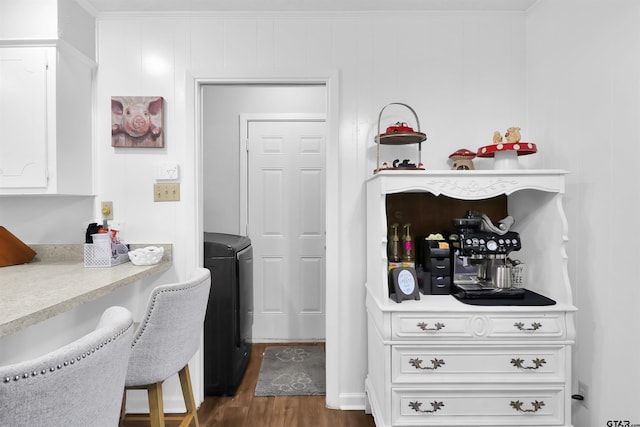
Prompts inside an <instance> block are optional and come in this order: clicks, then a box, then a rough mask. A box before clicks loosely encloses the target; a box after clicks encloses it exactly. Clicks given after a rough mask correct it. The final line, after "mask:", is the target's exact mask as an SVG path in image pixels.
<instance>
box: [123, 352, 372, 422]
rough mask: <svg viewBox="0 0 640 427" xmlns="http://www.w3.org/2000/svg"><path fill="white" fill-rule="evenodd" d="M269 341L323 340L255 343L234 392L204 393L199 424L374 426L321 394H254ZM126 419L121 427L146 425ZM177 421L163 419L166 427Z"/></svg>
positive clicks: (364, 417)
mask: <svg viewBox="0 0 640 427" xmlns="http://www.w3.org/2000/svg"><path fill="white" fill-rule="evenodd" d="M272 345H319V346H322V347H323V348H324V343H312V344H308V343H304V344H295V343H294V344H292V343H277V344H276V343H273V344H272V343H268V344H265V343H255V344H253V346H252V349H251V357H250V359H249V364H248V365H247V370H246V372H245V374H244V377H243V378H242V381H241V383H240V385H239V386H238V390H237V391H236V394H235V395H234V396H228V397H227V396H206V397H205V399H204V402H203V403H202V405H201V406H200V408H199V409H198V418H199V421H200V427H256V426H261V427H375V423H374V421H373V417H372V416H371V415H367V414H365V413H364V411H341V410H337V409H328V408H327V407H326V403H325V396H278V397H273V396H254V391H255V388H256V384H257V382H258V374H259V373H260V366H261V365H262V358H263V355H264V350H265V348H266V347H267V346H272ZM148 425H149V424H148V423H146V424H145V423H143V422H135V423H127V424H125V425H124V426H123V427H146V426H148ZM177 425H178V423H167V427H174V426H177Z"/></svg>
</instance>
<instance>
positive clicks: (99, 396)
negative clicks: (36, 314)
mask: <svg viewBox="0 0 640 427" xmlns="http://www.w3.org/2000/svg"><path fill="white" fill-rule="evenodd" d="M133 332H134V328H133V320H132V316H131V312H130V311H129V310H127V309H125V308H122V307H110V308H108V309H107V310H106V311H105V312H104V313H103V314H102V317H101V318H100V321H99V323H98V326H97V327H96V329H95V330H94V331H93V332H91V333H89V334H87V335H85V336H83V337H82V338H80V339H78V340H76V341H74V342H72V343H70V344H67V345H65V346H63V347H61V348H59V349H56V350H54V351H52V352H49V353H48V354H45V355H44V356H41V357H38V358H35V359H32V360H29V361H24V362H19V363H16V364H13V365H8V366H3V367H0V425H1V426H11V427H20V426H25V427H27V426H28V427H40V426H42V427H44V426H46V427H70V426H100V427H113V426H116V425H117V424H118V416H119V414H120V403H121V402H122V387H123V386H124V380H125V376H126V373H127V367H128V361H129V354H130V353H131V342H132V339H133Z"/></svg>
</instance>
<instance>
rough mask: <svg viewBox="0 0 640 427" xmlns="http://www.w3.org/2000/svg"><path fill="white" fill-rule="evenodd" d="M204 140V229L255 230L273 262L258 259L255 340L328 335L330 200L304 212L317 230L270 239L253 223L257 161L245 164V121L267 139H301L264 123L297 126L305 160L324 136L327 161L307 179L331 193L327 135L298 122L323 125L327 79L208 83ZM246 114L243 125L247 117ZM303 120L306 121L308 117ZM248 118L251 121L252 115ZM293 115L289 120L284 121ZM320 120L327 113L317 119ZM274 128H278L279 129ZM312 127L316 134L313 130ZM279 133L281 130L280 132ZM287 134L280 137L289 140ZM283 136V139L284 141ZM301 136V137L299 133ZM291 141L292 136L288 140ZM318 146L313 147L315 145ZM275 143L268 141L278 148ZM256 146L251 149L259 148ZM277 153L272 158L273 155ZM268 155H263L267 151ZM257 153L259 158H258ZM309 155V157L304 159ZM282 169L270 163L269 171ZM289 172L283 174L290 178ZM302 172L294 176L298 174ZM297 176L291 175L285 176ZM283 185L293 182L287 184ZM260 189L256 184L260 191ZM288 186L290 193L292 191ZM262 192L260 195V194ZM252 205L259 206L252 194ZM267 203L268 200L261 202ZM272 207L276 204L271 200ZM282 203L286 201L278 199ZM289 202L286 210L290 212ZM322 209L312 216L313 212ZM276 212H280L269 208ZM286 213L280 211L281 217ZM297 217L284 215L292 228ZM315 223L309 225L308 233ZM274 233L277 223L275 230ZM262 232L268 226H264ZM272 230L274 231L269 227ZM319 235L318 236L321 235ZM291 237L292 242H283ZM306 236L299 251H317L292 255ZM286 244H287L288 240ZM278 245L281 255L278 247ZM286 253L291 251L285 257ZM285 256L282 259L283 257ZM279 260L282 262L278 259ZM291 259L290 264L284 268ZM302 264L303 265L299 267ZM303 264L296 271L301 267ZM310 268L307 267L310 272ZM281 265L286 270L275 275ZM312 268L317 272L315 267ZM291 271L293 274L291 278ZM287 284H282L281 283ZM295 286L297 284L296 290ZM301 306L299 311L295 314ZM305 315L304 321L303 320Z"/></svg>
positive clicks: (257, 244) (259, 248)
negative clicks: (326, 229) (326, 255)
mask: <svg viewBox="0 0 640 427" xmlns="http://www.w3.org/2000/svg"><path fill="white" fill-rule="evenodd" d="M201 105H202V115H201V117H202V142H203V147H202V149H203V166H202V167H203V210H204V212H203V214H204V215H203V216H204V217H203V227H204V231H205V232H222V233H229V234H240V235H249V236H250V237H251V238H252V243H253V246H254V252H255V253H257V254H256V260H258V255H259V254H260V253H263V254H264V255H265V256H266V258H268V259H267V261H270V262H267V263H266V264H267V265H261V264H260V263H259V262H256V270H255V274H254V277H256V278H257V279H258V280H255V281H254V282H255V283H254V301H255V308H256V310H259V312H254V327H253V337H254V341H256V342H257V341H287V340H290V341H311V340H324V339H325V310H324V307H325V304H324V301H325V293H326V292H325V286H324V283H325V277H326V275H325V274H324V273H325V267H326V266H325V260H324V224H325V215H324V211H325V207H324V197H323V198H322V200H321V201H317V200H316V201H314V202H313V203H315V206H314V209H313V211H310V212H306V215H303V214H304V213H303V212H299V213H297V214H296V215H297V216H300V215H302V216H303V217H304V218H306V220H307V221H308V220H310V219H311V220H312V222H313V223H314V226H313V227H312V228H314V230H313V231H312V232H311V233H307V234H306V235H303V236H302V237H301V238H300V239H296V238H289V237H290V236H292V233H293V230H287V233H286V234H287V235H289V237H287V238H286V239H284V238H282V239H280V241H279V242H278V243H277V244H275V243H276V242H277V241H278V237H277V236H275V235H271V236H268V237H266V238H264V237H259V236H258V235H257V234H256V233H254V232H253V231H251V230H249V232H247V224H248V223H249V221H250V219H251V213H252V212H254V210H253V209H251V208H249V207H248V206H249V204H248V203H247V200H249V199H248V198H247V197H250V194H249V193H250V191H249V189H250V187H249V185H250V184H251V182H252V180H251V179H249V178H250V174H248V173H247V172H251V171H252V170H253V167H251V168H250V169H247V162H248V161H249V160H250V158H249V156H248V155H247V151H246V145H244V144H245V141H246V140H247V136H248V135H249V134H248V133H247V130H248V129H249V127H248V126H247V125H246V123H252V126H254V129H256V130H257V128H255V126H257V127H260V128H261V129H262V131H265V132H268V133H269V134H270V139H269V141H271V142H273V141H276V139H277V137H279V136H282V135H288V136H287V138H289V140H290V141H291V138H295V137H294V136H293V135H291V134H290V132H289V131H287V133H282V132H280V131H281V130H282V129H278V130H277V131H276V129H274V128H270V129H269V130H265V129H264V126H274V125H277V126H281V127H282V126H284V127H285V128H287V129H289V130H290V129H292V128H296V129H297V130H296V132H298V133H301V134H305V135H306V138H305V139H304V140H303V143H304V144H305V146H306V148H304V149H305V150H306V151H307V152H306V153H303V154H301V155H299V156H298V158H301V159H307V158H309V157H314V156H311V155H310V153H311V152H312V151H313V150H316V149H317V147H318V145H317V144H318V142H319V141H320V142H321V144H322V145H321V146H320V151H319V153H318V154H319V156H320V157H319V158H318V155H315V158H316V160H315V161H316V163H317V162H320V163H321V166H322V168H320V169H318V168H315V169H314V168H309V167H306V169H305V171H306V174H305V175H304V177H303V178H305V182H306V184H307V186H309V185H311V186H312V187H313V188H312V189H313V191H314V192H316V193H318V192H321V193H322V196H324V192H325V185H324V181H325V175H324V164H325V162H326V156H325V150H324V140H325V138H324V136H323V137H322V138H321V139H318V138H311V139H310V138H308V136H311V135H312V134H313V133H315V134H316V136H317V133H318V132H317V129H316V130H313V131H311V130H310V129H305V130H301V129H299V128H297V127H299V126H305V127H309V126H318V125H321V126H322V127H323V129H324V128H325V123H326V121H325V119H324V118H325V117H326V112H327V88H326V85H325V84H240V83H239V84H226V83H225V84H207V85H203V86H202V102H201ZM258 116H262V117H263V118H264V117H267V116H268V117H270V118H271V119H278V120H275V121H274V120H271V121H264V120H255V119H256V117H258ZM243 117H244V120H245V124H243V123H242V120H243ZM303 118H304V120H301V119H303ZM247 119H249V121H247ZM281 119H287V120H281ZM319 119H321V120H319ZM274 132H275V133H274ZM309 132H311V133H309ZM276 133H277V135H276ZM284 140H285V139H282V141H284ZM278 141H280V140H278ZM299 141H300V140H299ZM290 143H291V142H289V144H290ZM312 146H313V147H316V148H313V147H312ZM272 148H273V147H271V148H269V149H272ZM257 152H258V150H253V151H252V153H257ZM272 154H273V153H270V154H267V155H266V157H267V158H269V159H272V158H273V157H275V156H274V155H272ZM262 157H263V160H264V157H265V156H262ZM257 159H258V158H255V159H254V160H253V162H256V161H258V160H257ZM304 161H307V160H304ZM276 174H277V172H276V171H274V168H271V174H270V176H275V175H276ZM285 175H287V174H283V175H281V177H285ZM297 179H298V178H296V180H297ZM286 180H287V181H288V182H291V178H286ZM253 182H254V183H256V184H264V182H262V181H261V179H260V178H258V177H257V175H255V176H254V180H253ZM283 185H288V184H286V183H284V184H283ZM256 191H257V190H256ZM272 191H275V189H274V187H272V188H270V189H266V190H265V192H266V194H267V195H268V193H269V192H272ZM290 193H291V192H290V191H286V192H285V195H287V194H290ZM254 197H256V196H254ZM307 202H308V200H303V201H297V202H296V201H291V203H290V205H291V206H293V205H295V203H298V205H299V204H300V203H307ZM253 205H256V202H255V201H254V203H253ZM262 206H263V207H264V205H262ZM271 206H273V205H271ZM278 206H282V204H279V205H278ZM290 210H291V209H287V211H290ZM311 213H313V214H315V215H316V217H315V218H310V214H311ZM259 215H261V214H260V213H259V212H258V213H257V214H256V215H254V216H253V218H254V222H256V223H258V217H259ZM270 217H271V218H274V219H278V218H276V217H277V215H273V214H271V216H270ZM280 219H282V218H280ZM295 222H296V221H289V220H287V221H280V223H281V224H283V225H286V226H287V227H288V226H290V225H291V224H293V223H295ZM308 231H309V230H307V231H305V232H308ZM270 232H271V233H272V234H273V230H271V231H270ZM260 234H262V235H264V234H263V233H260ZM267 234H268V233H267ZM319 240H320V242H319ZM285 241H286V242H285ZM299 241H302V242H303V243H304V247H299V248H298V252H300V251H308V250H309V249H310V248H309V246H312V247H313V250H314V253H313V254H309V253H307V254H305V255H304V257H303V258H300V257H299V255H300V254H296V255H292V254H291V249H292V247H293V243H296V242H299ZM283 244H284V246H282V245H283ZM318 248H319V250H320V252H322V255H323V256H322V257H318V256H317V255H318ZM278 250H280V255H277V256H276V252H277V251H278ZM281 255H285V256H281ZM292 259H300V260H301V261H302V262H298V263H295V264H296V266H295V268H294V265H293V264H292V263H291V262H289V261H290V260H292ZM278 260H280V261H283V262H281V263H278V262H277V261H278ZM278 264H279V265H278ZM283 265H286V266H287V268H286V269H285V270H279V269H281V268H282V266H283ZM297 267H301V269H302V271H301V270H300V269H297ZM258 269H261V270H260V271H263V270H264V269H266V270H264V272H265V273H266V277H267V280H268V282H267V283H266V290H265V286H264V285H265V283H262V281H261V280H262V278H264V277H265V274H262V273H259V272H258V271H259V270H258ZM296 269H297V271H295V270H296ZM305 270H306V272H305ZM278 271H281V272H282V274H276V273H277V272H278ZM312 271H314V272H313V273H312ZM308 274H313V277H314V280H315V282H313V281H303V280H296V279H291V277H293V276H296V275H297V276H298V277H299V276H300V275H308ZM285 276H286V277H287V278H286V280H285ZM281 285H284V287H283V286H281ZM291 288H293V289H291ZM293 312H297V313H298V314H296V315H295V316H294V317H293V318H291V315H292V314H291V313H293ZM300 322H302V323H300ZM300 324H306V325H307V326H305V327H304V328H298V326H299V325H300Z"/></svg>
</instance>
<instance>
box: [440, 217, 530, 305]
mask: <svg viewBox="0 0 640 427" xmlns="http://www.w3.org/2000/svg"><path fill="white" fill-rule="evenodd" d="M452 222H453V225H454V227H456V229H457V234H453V235H452V236H451V237H450V240H451V241H452V247H453V249H452V251H453V285H454V291H452V293H454V295H458V296H462V297H465V298H500V297H509V298H521V297H523V296H524V289H521V288H513V287H511V268H510V266H509V262H508V260H507V258H508V256H509V254H510V253H511V252H513V251H518V250H520V248H521V241H520V235H519V234H518V233H517V232H515V231H509V228H510V227H511V225H512V224H513V218H511V217H506V218H504V219H503V220H501V221H500V222H499V223H498V224H493V223H492V222H491V220H490V219H489V218H488V217H487V216H486V215H484V214H482V213H480V212H477V211H468V212H467V214H466V216H465V217H464V218H454V219H453V220H452Z"/></svg>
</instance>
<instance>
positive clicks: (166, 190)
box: [153, 182, 180, 202]
mask: <svg viewBox="0 0 640 427" xmlns="http://www.w3.org/2000/svg"><path fill="white" fill-rule="evenodd" d="M153 201H154V202H178V201H180V183H178V182H174V183H167V184H153Z"/></svg>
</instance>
